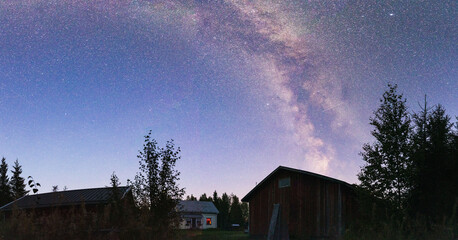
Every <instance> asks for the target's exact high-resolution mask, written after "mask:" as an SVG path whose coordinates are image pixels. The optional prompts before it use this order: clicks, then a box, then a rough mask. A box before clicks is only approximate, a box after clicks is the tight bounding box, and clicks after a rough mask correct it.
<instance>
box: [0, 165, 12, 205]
mask: <svg viewBox="0 0 458 240" xmlns="http://www.w3.org/2000/svg"><path fill="white" fill-rule="evenodd" d="M11 201H12V193H11V187H10V183H9V177H8V164H7V163H6V159H5V158H4V157H3V158H2V163H1V164H0V206H3V205H5V204H7V203H9V202H11Z"/></svg>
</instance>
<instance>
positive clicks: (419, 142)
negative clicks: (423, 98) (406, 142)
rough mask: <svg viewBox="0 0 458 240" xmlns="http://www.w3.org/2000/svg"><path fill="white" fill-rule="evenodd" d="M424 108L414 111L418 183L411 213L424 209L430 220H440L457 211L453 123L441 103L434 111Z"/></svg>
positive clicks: (414, 192) (456, 172)
mask: <svg viewBox="0 0 458 240" xmlns="http://www.w3.org/2000/svg"><path fill="white" fill-rule="evenodd" d="M425 109H426V107H425V108H423V109H422V110H421V112H420V114H415V115H414V119H415V121H414V123H415V132H414V134H413V143H414V144H413V146H414V147H413V154H412V158H413V164H414V169H415V172H414V174H415V177H414V178H413V180H414V184H413V189H412V193H411V204H410V205H411V206H410V210H411V213H413V214H417V213H420V214H421V215H423V216H426V217H427V219H428V220H429V221H437V220H440V219H442V217H444V216H447V215H450V214H451V213H452V212H453V210H452V209H453V205H454V203H455V199H456V198H458V189H457V186H456V184H452V183H454V182H456V180H457V178H456V175H457V174H458V169H457V167H458V166H457V162H456V156H455V159H454V151H456V150H455V149H454V148H456V147H455V146H456V145H455V144H454V137H455V135H454V132H453V131H452V127H453V124H452V123H451V119H450V117H449V116H448V115H446V114H445V110H444V109H443V107H442V106H441V105H437V106H436V107H435V108H434V110H433V111H432V112H428V111H425Z"/></svg>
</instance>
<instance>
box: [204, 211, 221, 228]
mask: <svg viewBox="0 0 458 240" xmlns="http://www.w3.org/2000/svg"><path fill="white" fill-rule="evenodd" d="M207 218H211V219H212V224H211V225H207ZM202 223H203V224H202V228H203V229H209V228H216V227H217V226H218V219H217V215H216V214H209V213H206V214H202Z"/></svg>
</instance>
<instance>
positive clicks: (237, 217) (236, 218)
mask: <svg viewBox="0 0 458 240" xmlns="http://www.w3.org/2000/svg"><path fill="white" fill-rule="evenodd" d="M231 200H232V201H231V209H230V212H229V220H230V223H231V224H234V223H235V224H239V225H240V226H242V225H243V222H244V221H243V214H242V207H241V205H240V201H239V198H238V197H237V196H236V195H231Z"/></svg>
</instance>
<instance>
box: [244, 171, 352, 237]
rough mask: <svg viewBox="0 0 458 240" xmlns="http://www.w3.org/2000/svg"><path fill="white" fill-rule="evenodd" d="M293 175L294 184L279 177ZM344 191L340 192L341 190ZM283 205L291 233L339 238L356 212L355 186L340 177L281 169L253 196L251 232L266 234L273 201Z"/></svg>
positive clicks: (303, 235)
mask: <svg viewBox="0 0 458 240" xmlns="http://www.w3.org/2000/svg"><path fill="white" fill-rule="evenodd" d="M286 177H290V178H291V185H290V187H284V188H279V187H278V181H279V179H282V178H286ZM339 192H340V194H339ZM275 203H279V204H280V205H281V213H282V217H283V219H285V220H286V222H287V224H288V229H289V234H290V236H296V237H306V238H307V237H313V238H322V237H323V238H337V237H338V236H340V234H341V233H343V231H344V229H345V228H346V227H348V225H349V223H350V222H351V220H352V219H353V218H354V217H355V216H356V212H355V211H356V204H355V197H354V193H353V190H352V189H351V187H350V186H349V185H348V184H344V183H343V182H340V181H331V180H328V179H324V178H320V177H316V176H312V175H307V174H303V173H300V172H293V171H286V170H280V171H278V172H277V173H276V174H274V175H273V176H271V177H270V178H269V179H267V181H266V182H264V183H263V186H260V188H259V189H258V190H257V191H256V192H255V193H254V194H253V195H252V196H251V197H250V199H249V204H250V218H249V224H250V234H251V235H266V234H267V232H268V228H269V223H270V217H271V216H272V210H273V204H275Z"/></svg>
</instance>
